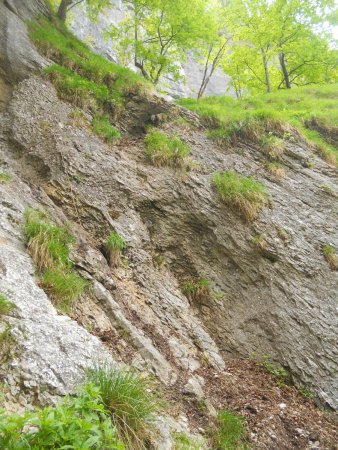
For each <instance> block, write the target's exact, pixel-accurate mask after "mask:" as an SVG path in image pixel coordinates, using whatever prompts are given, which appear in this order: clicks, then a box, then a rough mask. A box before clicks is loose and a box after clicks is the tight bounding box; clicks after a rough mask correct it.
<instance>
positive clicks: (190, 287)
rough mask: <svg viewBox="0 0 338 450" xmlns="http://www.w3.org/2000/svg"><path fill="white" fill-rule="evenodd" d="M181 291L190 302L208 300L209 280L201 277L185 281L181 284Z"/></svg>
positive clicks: (209, 294) (209, 292)
mask: <svg viewBox="0 0 338 450" xmlns="http://www.w3.org/2000/svg"><path fill="white" fill-rule="evenodd" d="M182 292H183V294H184V295H186V296H187V297H188V299H189V300H190V302H195V303H204V302H207V301H208V300H210V298H211V290H210V281H209V280H207V279H206V278H201V279H199V280H197V281H187V282H186V283H184V284H183V286H182Z"/></svg>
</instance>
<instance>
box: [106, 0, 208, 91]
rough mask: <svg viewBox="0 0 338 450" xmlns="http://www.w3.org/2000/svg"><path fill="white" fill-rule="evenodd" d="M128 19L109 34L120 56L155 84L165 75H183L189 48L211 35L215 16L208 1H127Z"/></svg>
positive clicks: (198, 46)
mask: <svg viewBox="0 0 338 450" xmlns="http://www.w3.org/2000/svg"><path fill="white" fill-rule="evenodd" d="M124 3H125V4H126V6H127V9H128V13H127V15H126V18H125V19H124V20H123V21H122V22H120V23H119V24H118V26H115V25H113V26H111V28H110V31H109V36H110V37H111V38H112V41H113V42H114V43H115V49H116V51H117V54H118V55H119V57H120V59H122V60H124V61H128V62H129V63H133V64H134V65H135V66H136V67H137V68H138V69H139V70H140V72H141V74H142V75H143V76H144V78H146V79H148V80H150V81H151V82H152V83H154V84H157V83H158V82H159V80H160V79H161V78H162V77H163V76H164V75H169V76H171V77H172V78H173V79H175V80H177V79H179V78H180V64H179V63H180V62H182V61H184V60H185V58H186V56H185V55H186V54H185V52H186V51H187V50H196V49H197V48H200V47H201V45H202V42H203V41H204V40H206V39H208V38H209V36H210V28H211V27H210V24H211V16H210V14H208V11H207V4H208V2H206V1H205V0H175V2H173V1H171V0H125V2H124Z"/></svg>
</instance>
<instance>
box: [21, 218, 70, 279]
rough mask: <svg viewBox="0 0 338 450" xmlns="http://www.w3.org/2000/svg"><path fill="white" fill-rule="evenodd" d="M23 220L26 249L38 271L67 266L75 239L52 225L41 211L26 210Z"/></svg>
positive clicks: (64, 230) (64, 229)
mask: <svg viewBox="0 0 338 450" xmlns="http://www.w3.org/2000/svg"><path fill="white" fill-rule="evenodd" d="M24 218H25V223H24V235H25V239H26V244H27V248H28V250H29V252H30V254H31V256H32V258H33V261H34V262H35V264H36V266H37V267H38V269H39V271H40V272H41V271H43V270H46V269H49V268H51V267H55V266H60V265H61V266H69V265H70V261H69V253H70V246H71V244H73V243H74V242H75V239H74V238H73V236H71V235H70V233H69V232H68V230H67V229H66V228H63V227H58V226H56V225H54V224H53V223H52V222H51V221H50V220H49V219H48V218H47V216H46V214H44V213H43V212H41V211H36V210H32V209H28V210H26V212H25V217H24Z"/></svg>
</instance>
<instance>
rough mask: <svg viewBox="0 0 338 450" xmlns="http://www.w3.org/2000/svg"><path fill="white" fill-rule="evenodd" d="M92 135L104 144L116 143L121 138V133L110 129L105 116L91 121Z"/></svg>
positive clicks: (112, 128)
mask: <svg viewBox="0 0 338 450" xmlns="http://www.w3.org/2000/svg"><path fill="white" fill-rule="evenodd" d="M92 126H93V130H94V133H95V134H97V135H98V136H99V137H100V138H102V139H103V140H105V141H106V142H113V141H117V140H119V139H120V138H121V133H120V132H119V130H117V129H116V128H114V127H112V126H111V124H110V122H109V119H108V117H107V116H96V117H94V119H93V121H92Z"/></svg>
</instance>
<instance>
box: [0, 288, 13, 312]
mask: <svg viewBox="0 0 338 450" xmlns="http://www.w3.org/2000/svg"><path fill="white" fill-rule="evenodd" d="M14 309H15V305H14V303H12V302H10V301H9V300H8V298H7V296H6V295H5V294H0V317H1V316H6V315H8V314H10V313H11V312H12V311H13V310H14Z"/></svg>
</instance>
